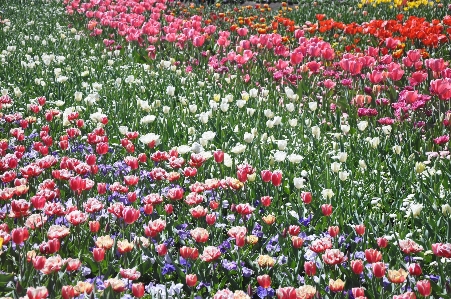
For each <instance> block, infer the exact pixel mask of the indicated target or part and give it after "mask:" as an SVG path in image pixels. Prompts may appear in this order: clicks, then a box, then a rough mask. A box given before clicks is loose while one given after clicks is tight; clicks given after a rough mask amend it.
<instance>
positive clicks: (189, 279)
mask: <svg viewBox="0 0 451 299" xmlns="http://www.w3.org/2000/svg"><path fill="white" fill-rule="evenodd" d="M196 284H197V275H196V274H188V275H186V285H187V286H189V287H194V286H195V285H196Z"/></svg>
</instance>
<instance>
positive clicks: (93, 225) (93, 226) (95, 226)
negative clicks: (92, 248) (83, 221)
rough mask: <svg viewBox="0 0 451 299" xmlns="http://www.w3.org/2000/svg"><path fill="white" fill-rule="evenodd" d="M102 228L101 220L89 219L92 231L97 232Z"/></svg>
mask: <svg viewBox="0 0 451 299" xmlns="http://www.w3.org/2000/svg"><path fill="white" fill-rule="evenodd" d="M99 229H100V222H99V221H89V230H90V231H91V233H93V234H95V233H97V232H98V231H99Z"/></svg>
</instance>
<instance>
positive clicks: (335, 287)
mask: <svg viewBox="0 0 451 299" xmlns="http://www.w3.org/2000/svg"><path fill="white" fill-rule="evenodd" d="M344 287H345V283H344V281H343V280H341V279H337V280H333V279H330V280H329V289H330V290H331V291H332V292H341V291H343V289H344Z"/></svg>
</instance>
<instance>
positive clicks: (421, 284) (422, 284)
mask: <svg viewBox="0 0 451 299" xmlns="http://www.w3.org/2000/svg"><path fill="white" fill-rule="evenodd" d="M417 289H418V293H420V295H422V296H424V297H427V296H429V295H431V291H432V290H431V283H430V281H429V280H427V279H424V280H419V281H417Z"/></svg>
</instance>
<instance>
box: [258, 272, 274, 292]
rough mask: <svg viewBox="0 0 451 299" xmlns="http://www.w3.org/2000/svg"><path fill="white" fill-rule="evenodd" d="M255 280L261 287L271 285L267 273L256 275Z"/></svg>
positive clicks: (265, 287)
mask: <svg viewBox="0 0 451 299" xmlns="http://www.w3.org/2000/svg"><path fill="white" fill-rule="evenodd" d="M257 282H258V284H259V285H260V286H261V287H262V288H264V289H267V288H269V287H270V286H271V277H270V276H269V275H268V274H265V275H260V276H257Z"/></svg>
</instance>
